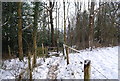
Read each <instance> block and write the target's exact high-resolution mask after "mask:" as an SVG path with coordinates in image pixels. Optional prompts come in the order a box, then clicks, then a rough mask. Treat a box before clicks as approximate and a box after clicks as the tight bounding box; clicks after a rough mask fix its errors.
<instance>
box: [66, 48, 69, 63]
mask: <svg viewBox="0 0 120 81" xmlns="http://www.w3.org/2000/svg"><path fill="white" fill-rule="evenodd" d="M68 54H69V49H68V47H67V46H66V57H67V65H68V64H69V55H68Z"/></svg>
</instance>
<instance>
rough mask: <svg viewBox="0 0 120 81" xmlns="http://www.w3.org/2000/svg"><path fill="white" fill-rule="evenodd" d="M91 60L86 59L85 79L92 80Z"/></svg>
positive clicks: (86, 80)
mask: <svg viewBox="0 0 120 81" xmlns="http://www.w3.org/2000/svg"><path fill="white" fill-rule="evenodd" d="M90 64H91V61H90V60H85V61H84V81H90Z"/></svg>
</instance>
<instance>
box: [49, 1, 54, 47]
mask: <svg viewBox="0 0 120 81" xmlns="http://www.w3.org/2000/svg"><path fill="white" fill-rule="evenodd" d="M49 4H50V8H51V9H50V10H49V13H50V24H51V43H52V45H51V46H55V41H54V27H53V18H52V17H53V16H52V11H53V6H54V2H53V4H52V2H49Z"/></svg>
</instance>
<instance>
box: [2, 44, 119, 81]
mask: <svg viewBox="0 0 120 81" xmlns="http://www.w3.org/2000/svg"><path fill="white" fill-rule="evenodd" d="M69 58H70V59H69V61H70V64H68V65H67V64H66V59H65V58H64V56H62V54H60V57H55V56H52V57H50V58H46V59H45V62H44V61H43V59H42V58H38V59H37V64H39V66H38V67H36V68H35V69H34V70H33V73H32V74H33V79H48V78H49V79H52V78H53V77H54V78H57V79H83V78H84V69H83V68H84V60H87V59H89V60H91V79H106V78H108V79H118V46H116V47H113V48H112V47H104V48H96V49H93V51H89V50H88V49H86V50H80V53H70V54H69ZM27 66H28V65H27V58H24V62H20V61H19V60H18V58H17V59H12V60H6V61H4V64H3V67H2V69H0V80H1V79H8V78H9V79H13V78H15V76H17V75H18V74H19V73H20V71H21V70H24V69H25V68H26V67H27ZM52 70H53V71H52Z"/></svg>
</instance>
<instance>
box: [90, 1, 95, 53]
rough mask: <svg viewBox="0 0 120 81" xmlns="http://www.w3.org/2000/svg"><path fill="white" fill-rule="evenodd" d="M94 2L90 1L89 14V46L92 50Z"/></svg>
mask: <svg viewBox="0 0 120 81" xmlns="http://www.w3.org/2000/svg"><path fill="white" fill-rule="evenodd" d="M94 5H95V3H94V2H91V9H90V16H89V47H90V50H91V51H92V48H93V47H92V46H93V29H94V16H93V15H94Z"/></svg>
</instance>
